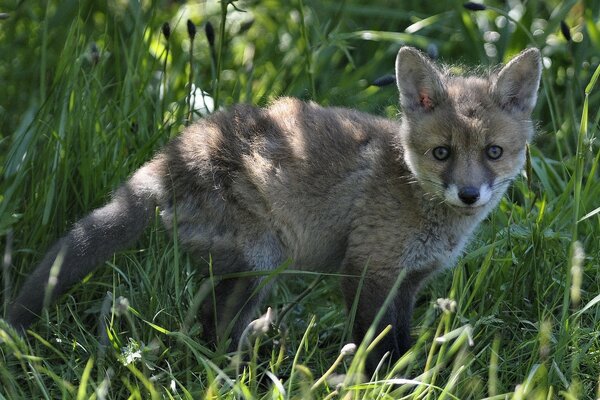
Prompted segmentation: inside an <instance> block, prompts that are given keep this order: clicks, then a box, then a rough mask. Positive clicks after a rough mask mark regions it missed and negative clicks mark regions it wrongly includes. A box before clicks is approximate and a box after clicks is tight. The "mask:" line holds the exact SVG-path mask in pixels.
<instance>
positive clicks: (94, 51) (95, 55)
mask: <svg viewBox="0 0 600 400" xmlns="http://www.w3.org/2000/svg"><path fill="white" fill-rule="evenodd" d="M90 60H91V61H92V64H94V65H96V64H98V63H99V62H100V49H99V48H98V45H97V44H96V43H93V42H92V45H91V46H90Z"/></svg>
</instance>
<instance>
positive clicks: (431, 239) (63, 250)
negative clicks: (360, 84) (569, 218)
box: [7, 47, 542, 365]
mask: <svg viewBox="0 0 600 400" xmlns="http://www.w3.org/2000/svg"><path fill="white" fill-rule="evenodd" d="M541 69H542V68H541V57H540V53H539V51H538V50H536V49H528V50H525V51H523V52H522V53H520V54H519V55H518V56H516V57H515V58H514V59H513V60H512V61H510V62H509V63H508V64H507V65H506V66H504V67H503V68H501V69H499V71H496V72H494V73H490V74H489V75H488V76H484V77H477V76H455V75H453V74H452V73H451V72H450V71H449V70H448V69H445V68H441V67H438V66H436V65H434V64H433V63H432V62H431V61H430V60H429V59H428V58H427V57H426V56H424V55H423V54H422V53H421V52H419V51H418V50H415V49H413V48H409V47H403V48H402V49H400V51H399V53H398V57H397V59H396V82H397V85H398V89H399V91H400V105H401V109H402V117H401V119H400V120H399V121H395V120H388V119H384V118H380V117H376V116H372V115H368V114H364V113H361V112H357V111H353V110H348V109H343V108H323V107H320V106H318V105H316V104H314V103H304V102H301V101H299V100H295V99H291V98H282V99H279V100H277V101H275V102H274V103H273V104H272V105H271V106H269V107H268V108H264V109H261V108H255V107H252V106H249V105H242V104H240V105H237V106H234V107H232V108H231V109H230V110H228V111H224V112H218V113H215V114H213V115H211V116H210V117H208V118H206V119H204V120H202V121H200V122H198V123H196V124H195V125H192V126H190V127H189V128H187V129H186V130H185V131H184V132H183V133H182V134H181V135H180V136H179V137H177V138H176V139H174V140H173V141H171V142H170V143H169V144H167V145H166V146H165V148H163V149H162V151H160V152H159V153H158V154H157V155H156V156H155V157H154V158H153V159H152V160H151V161H149V162H148V163H147V164H145V165H144V166H142V167H141V168H140V169H139V170H137V171H136V172H135V173H134V174H133V175H132V176H131V178H130V179H129V180H128V181H127V182H126V183H125V184H124V185H122V186H121V187H120V188H119V189H118V190H116V192H115V193H114V194H113V196H112V200H111V201H110V202H109V203H108V204H106V205H105V206H103V207H101V208H99V209H97V210H94V211H92V213H91V214H89V215H88V216H86V217H85V218H83V219H82V220H80V221H78V222H76V223H75V224H74V226H73V228H72V229H71V231H70V232H69V233H67V234H66V236H64V237H63V238H62V239H60V240H59V241H58V242H57V243H56V244H55V245H54V246H53V247H52V248H51V249H50V250H49V251H48V253H47V254H46V256H45V257H44V259H43V260H42V261H41V263H40V265H39V266H38V267H37V268H36V269H35V270H34V271H33V273H32V274H31V276H29V278H28V279H27V281H26V282H25V285H24V287H23V288H22V289H21V292H20V294H19V295H18V297H17V298H16V300H14V302H13V303H12V304H11V305H10V307H9V312H8V317H7V319H8V321H9V322H10V323H11V324H12V325H13V326H15V327H17V328H20V329H25V328H26V327H28V326H29V325H30V324H31V323H32V322H33V321H34V319H35V318H36V317H37V316H38V315H39V314H40V312H41V311H42V309H43V307H44V306H47V305H48V304H49V303H50V302H51V301H53V300H55V299H56V298H57V297H58V296H59V295H61V294H62V293H64V292H65V291H66V290H68V289H69V288H70V287H71V286H72V285H74V284H75V283H77V282H79V281H80V280H81V279H82V278H84V277H85V276H86V275H87V274H89V273H90V272H91V271H93V270H94V268H96V267H97V266H98V265H99V264H101V263H102V262H103V261H104V260H106V259H107V258H109V257H110V256H111V255H112V254H113V253H114V252H116V251H118V250H120V249H123V248H124V247H126V246H130V245H131V244H133V243H134V241H135V239H136V238H137V237H138V236H139V235H140V234H141V233H142V231H143V230H144V228H145V227H146V226H147V224H148V222H149V221H151V220H152V219H153V217H154V215H155V210H156V208H157V207H158V209H159V211H160V217H161V219H162V223H163V224H164V226H165V227H166V230H167V231H172V230H173V228H174V227H175V228H176V230H177V235H178V239H179V242H180V243H181V244H182V245H183V246H184V247H185V249H186V250H187V251H188V252H189V253H191V254H192V255H193V256H194V257H198V258H204V259H209V257H210V259H212V263H213V268H214V271H215V274H216V275H224V274H231V273H235V272H239V271H269V270H273V269H275V268H277V267H278V266H280V265H281V264H282V263H283V262H285V261H287V260H291V262H292V264H293V268H296V269H303V270H311V271H321V272H329V273H331V272H338V273H340V274H341V275H342V276H343V278H342V279H343V282H342V285H341V288H342V291H343V294H344V297H345V299H346V302H347V304H348V306H349V307H350V306H352V304H353V303H354V301H355V299H356V297H357V296H358V302H357V311H356V318H355V323H354V327H353V334H354V336H355V339H356V340H357V341H360V340H361V339H362V338H363V337H364V335H365V333H366V331H367V329H368V328H369V326H370V325H371V324H372V322H373V320H374V318H375V315H376V314H377V313H378V311H379V310H380V309H381V307H382V305H383V303H384V301H385V299H386V297H387V296H388V293H389V292H390V289H391V287H392V286H393V285H394V282H395V281H396V280H397V277H398V276H399V275H400V274H402V275H403V277H404V278H403V280H402V281H401V283H399V287H398V290H397V291H396V292H395V293H394V296H393V298H392V299H391V302H389V305H388V307H387V309H386V310H385V314H384V315H383V318H382V319H381V320H380V321H379V325H378V328H379V329H381V328H383V327H385V326H387V325H388V324H389V325H391V326H392V332H391V333H390V334H388V335H387V336H385V338H384V339H383V341H382V342H380V343H379V344H378V346H377V347H376V348H375V350H374V352H373V353H371V355H370V359H369V364H370V365H376V363H377V362H378V361H379V359H381V357H383V356H384V355H385V354H386V353H387V352H390V358H391V359H392V360H394V359H397V358H398V357H399V356H401V355H402V354H403V353H404V352H405V351H406V350H407V349H408V348H409V346H410V329H409V326H410V321H411V314H412V309H413V302H414V299H415V294H416V292H417V291H418V290H419V287H420V286H421V284H422V282H423V281H424V279H425V278H427V277H428V276H429V275H430V274H431V273H433V272H434V271H437V270H440V269H441V268H444V267H446V266H450V265H452V264H453V263H454V262H455V260H456V259H457V257H458V256H459V255H460V253H461V251H462V249H463V247H464V246H465V244H466V243H467V241H468V240H469V237H470V236H471V234H472V232H473V230H474V229H475V228H476V227H477V225H478V224H479V223H480V221H481V220H482V219H483V218H485V217H486V215H488V213H489V212H490V211H491V210H492V209H493V208H494V207H495V206H496V205H497V204H498V202H499V200H500V198H501V197H502V196H503V195H504V193H505V191H506V189H507V187H508V186H509V184H510V182H511V180H512V179H513V178H514V177H515V176H516V175H517V173H518V172H519V171H520V169H521V168H522V167H523V164H524V161H525V152H526V144H527V142H528V141H529V140H530V139H531V137H532V134H533V124H532V122H531V120H530V114H531V112H532V109H533V108H534V105H535V103H536V98H537V90H538V86H539V80H540V74H541ZM257 275H259V274H257ZM260 282H261V278H260V277H251V278H236V279H223V280H221V281H220V282H219V283H218V284H217V285H216V287H215V293H216V296H214V299H215V300H214V302H216V304H212V303H213V300H210V301H206V303H207V304H203V305H202V306H201V309H200V316H199V317H200V318H201V321H202V322H203V327H204V332H205V336H206V337H207V339H209V340H217V339H223V338H232V339H233V341H234V342H235V341H236V340H239V338H240V335H241V333H242V331H243V330H244V328H245V327H246V326H247V324H248V323H249V321H250V320H251V318H252V315H253V311H254V310H255V306H256V305H257V303H259V302H260V299H261V298H262V297H264V294H265V291H267V290H268V287H264V286H265V285H260ZM259 285H260V286H259ZM260 288H262V289H261V290H259V289H260ZM250 297H252V299H251V300H250V301H249V300H248V299H249V298H250ZM209 303H210V304H209ZM215 311H216V312H215Z"/></svg>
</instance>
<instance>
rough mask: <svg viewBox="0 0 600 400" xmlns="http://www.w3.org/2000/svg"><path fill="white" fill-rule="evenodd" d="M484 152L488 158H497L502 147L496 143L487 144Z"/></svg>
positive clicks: (500, 154)
mask: <svg viewBox="0 0 600 400" xmlns="http://www.w3.org/2000/svg"><path fill="white" fill-rule="evenodd" d="M485 153H486V154H487V156H488V158H489V159H490V160H497V159H499V158H500V157H501V156H502V147H500V146H496V145H491V146H488V147H487V148H486V149H485Z"/></svg>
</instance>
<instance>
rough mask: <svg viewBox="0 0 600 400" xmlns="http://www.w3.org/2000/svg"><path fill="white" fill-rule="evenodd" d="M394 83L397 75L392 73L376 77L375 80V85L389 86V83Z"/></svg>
mask: <svg viewBox="0 0 600 400" xmlns="http://www.w3.org/2000/svg"><path fill="white" fill-rule="evenodd" d="M392 83H396V77H395V76H394V75H392V74H389V75H384V76H380V77H379V78H377V79H375V80H374V81H373V86H379V87H382V86H387V85H391V84H392Z"/></svg>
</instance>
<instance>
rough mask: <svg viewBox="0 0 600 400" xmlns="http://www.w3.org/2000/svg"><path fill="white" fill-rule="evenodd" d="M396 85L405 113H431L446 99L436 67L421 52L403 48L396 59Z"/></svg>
mask: <svg viewBox="0 0 600 400" xmlns="http://www.w3.org/2000/svg"><path fill="white" fill-rule="evenodd" d="M396 83H397V84H398V90H399V91H400V104H401V105H402V109H403V110H404V111H405V112H413V111H425V112H427V111H431V110H433V109H434V108H435V107H436V106H437V105H438V104H439V102H440V101H441V100H442V99H443V98H444V93H445V90H444V85H443V83H442V79H441V75H440V72H439V71H438V69H437V68H436V66H435V65H434V64H433V63H432V62H431V61H429V59H427V57H426V56H425V55H424V54H423V53H421V52H420V51H419V50H417V49H414V48H412V47H402V48H401V49H400V51H399V52H398V56H397V57H396Z"/></svg>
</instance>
